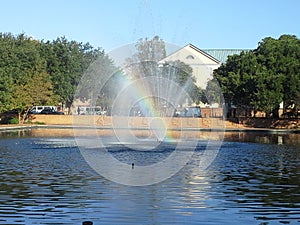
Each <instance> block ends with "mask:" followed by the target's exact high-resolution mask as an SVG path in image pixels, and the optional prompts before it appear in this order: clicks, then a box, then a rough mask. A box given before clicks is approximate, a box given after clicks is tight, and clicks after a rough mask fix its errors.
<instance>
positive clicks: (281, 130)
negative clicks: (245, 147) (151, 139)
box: [0, 124, 300, 134]
mask: <svg viewBox="0 0 300 225" xmlns="http://www.w3.org/2000/svg"><path fill="white" fill-rule="evenodd" d="M31 129H62V130H63V129H72V130H84V129H86V130H126V129H128V128H127V127H123V128H122V127H118V128H114V127H112V126H86V125H55V124H48V125H37V124H23V125H21V124H16V125H12V124H9V125H0V132H2V131H16V130H31ZM130 130H135V131H147V130H150V129H149V128H148V127H131V128H130ZM167 130H168V131H194V132H201V131H205V132H261V133H294V134H300V129H285V128H255V127H236V128H233V127H228V128H227V127H225V128H201V127H199V128H198V127H186V128H169V129H167Z"/></svg>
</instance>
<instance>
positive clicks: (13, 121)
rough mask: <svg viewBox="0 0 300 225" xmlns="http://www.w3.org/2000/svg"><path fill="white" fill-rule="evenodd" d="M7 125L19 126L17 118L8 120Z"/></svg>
mask: <svg viewBox="0 0 300 225" xmlns="http://www.w3.org/2000/svg"><path fill="white" fill-rule="evenodd" d="M8 123H9V124H19V120H18V119H17V118H11V119H9V120H8Z"/></svg>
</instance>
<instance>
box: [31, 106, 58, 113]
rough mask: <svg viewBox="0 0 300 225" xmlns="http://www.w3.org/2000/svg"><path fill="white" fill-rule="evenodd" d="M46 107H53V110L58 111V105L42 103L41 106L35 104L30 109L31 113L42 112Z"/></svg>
mask: <svg viewBox="0 0 300 225" xmlns="http://www.w3.org/2000/svg"><path fill="white" fill-rule="evenodd" d="M44 109H52V110H53V111H57V107H56V106H51V105H41V106H33V107H32V108H31V109H30V111H29V112H30V113H32V114H39V113H41V112H42V110H44Z"/></svg>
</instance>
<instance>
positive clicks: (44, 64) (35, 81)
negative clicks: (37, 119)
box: [0, 33, 105, 122]
mask: <svg viewBox="0 0 300 225" xmlns="http://www.w3.org/2000/svg"><path fill="white" fill-rule="evenodd" d="M99 55H101V56H103V57H104V56H105V54H104V52H103V51H100V50H99V49H94V48H93V47H92V46H91V45H90V44H88V43H87V44H82V43H78V42H75V41H68V40H67V39H66V38H65V37H62V38H57V39H56V40H55V41H52V42H50V41H47V42H43V41H38V40H34V39H32V38H30V37H27V36H26V35H25V34H20V35H17V36H14V35H12V34H10V33H0V77H1V79H0V103H1V104H0V113H1V112H5V111H9V110H17V111H18V113H19V119H20V122H21V121H22V120H21V118H22V115H21V114H23V113H25V114H26V112H27V111H28V109H29V108H30V107H31V106H33V105H47V104H51V105H57V104H58V103H61V104H63V105H65V106H67V107H69V106H70V105H71V104H72V102H73V96H74V93H75V89H76V87H77V85H78V83H79V81H80V79H81V76H82V75H83V73H84V71H85V70H86V69H87V68H88V66H89V65H90V63H92V62H93V61H94V60H95V59H96V58H98V57H99ZM23 118H25V116H23Z"/></svg>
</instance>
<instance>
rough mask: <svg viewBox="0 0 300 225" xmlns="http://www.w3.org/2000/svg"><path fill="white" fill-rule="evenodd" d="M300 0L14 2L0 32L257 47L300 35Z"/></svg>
mask: <svg viewBox="0 0 300 225" xmlns="http://www.w3.org/2000/svg"><path fill="white" fill-rule="evenodd" d="M299 11H300V1H299V0H285V1H282V0H281V1H279V0H214V1H211V0H204V1H203V0H191V1H189V0H173V1H167V0H127V1H126V0H107V1H104V0H90V1H89V0H82V1H81V0H80V1H76V0H51V1H41V0H26V1H24V0H19V1H16V0H10V1H1V14H0V32H2V33H4V32H11V33H13V34H19V33H22V32H24V33H25V34H27V35H30V36H33V37H34V38H36V39H40V40H41V39H44V40H54V39H56V38H57V37H61V36H66V38H67V39H68V40H76V41H78V42H84V43H86V42H89V43H91V44H92V45H93V46H94V47H101V48H103V49H105V51H106V52H108V51H110V50H113V49H114V48H117V47H120V46H122V45H125V44H129V43H134V42H136V41H137V40H138V39H139V38H145V37H148V38H152V37H153V36H154V35H159V36H160V37H161V38H162V39H163V40H164V41H166V42H168V43H171V44H176V45H179V46H184V45H186V44H188V43H192V44H194V45H196V46H197V47H199V48H201V49H208V48H222V49H224V48H225V49H230V48H242V49H249V48H256V47H257V44H258V42H259V41H261V40H262V39H263V38H264V37H274V38H278V37H279V36H280V35H282V34H293V35H296V36H297V37H298V38H300V16H299Z"/></svg>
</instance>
